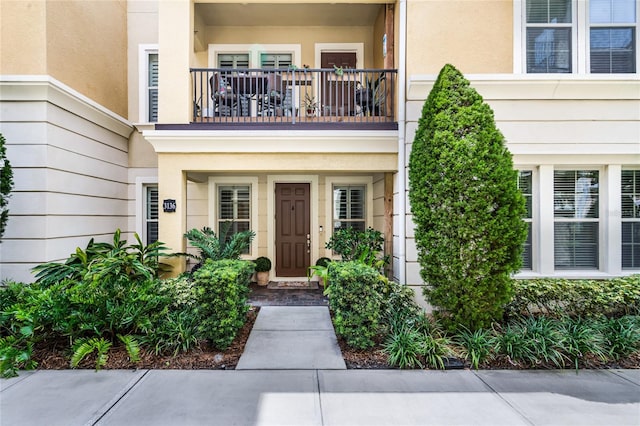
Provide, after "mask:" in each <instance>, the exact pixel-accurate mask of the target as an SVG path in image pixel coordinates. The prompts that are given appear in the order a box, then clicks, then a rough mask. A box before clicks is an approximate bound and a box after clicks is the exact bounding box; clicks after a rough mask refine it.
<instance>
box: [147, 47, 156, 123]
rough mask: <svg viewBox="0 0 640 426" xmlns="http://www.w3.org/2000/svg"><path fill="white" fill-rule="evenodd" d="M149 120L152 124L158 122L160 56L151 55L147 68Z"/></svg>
mask: <svg viewBox="0 0 640 426" xmlns="http://www.w3.org/2000/svg"><path fill="white" fill-rule="evenodd" d="M147 69H148V72H147V105H148V115H147V119H148V120H149V122H150V123H155V122H157V121H158V54H157V53H149V55H148V66H147Z"/></svg>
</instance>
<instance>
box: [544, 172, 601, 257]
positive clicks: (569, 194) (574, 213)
mask: <svg viewBox="0 0 640 426" xmlns="http://www.w3.org/2000/svg"><path fill="white" fill-rule="evenodd" d="M598 177H599V176H598V171H596V170H556V171H555V172H554V176H553V208H554V227H553V229H554V255H555V268H556V269H597V268H598V232H599V227H598V226H599V219H598V218H599V199H598V189H599V188H598V186H599V182H598Z"/></svg>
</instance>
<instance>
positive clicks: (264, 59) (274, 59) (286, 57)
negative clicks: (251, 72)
mask: <svg viewBox="0 0 640 426" xmlns="http://www.w3.org/2000/svg"><path fill="white" fill-rule="evenodd" d="M292 64H293V57H292V55H291V54H290V53H279V54H275V53H262V54H260V67H261V68H289V67H290V66H291V65H292Z"/></svg>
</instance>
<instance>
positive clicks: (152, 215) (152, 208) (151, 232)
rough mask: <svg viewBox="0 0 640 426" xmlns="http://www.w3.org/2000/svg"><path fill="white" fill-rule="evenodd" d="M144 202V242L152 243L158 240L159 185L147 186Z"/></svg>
mask: <svg viewBox="0 0 640 426" xmlns="http://www.w3.org/2000/svg"><path fill="white" fill-rule="evenodd" d="M144 192H145V203H144V210H145V211H144V236H143V238H144V242H145V243H146V244H151V243H154V242H156V241H158V187H157V186H145V187H144Z"/></svg>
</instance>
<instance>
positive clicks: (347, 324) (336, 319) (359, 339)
mask: <svg viewBox="0 0 640 426" xmlns="http://www.w3.org/2000/svg"><path fill="white" fill-rule="evenodd" d="M327 268H328V275H329V286H328V287H327V289H326V290H325V294H327V295H328V296H329V305H330V307H331V310H332V311H333V325H334V327H335V330H336V334H337V335H338V336H340V337H342V338H344V339H345V340H346V342H347V344H348V345H349V346H351V347H354V348H358V349H366V348H369V347H372V346H373V345H374V344H375V341H374V338H375V337H376V336H378V333H379V331H380V323H381V319H382V318H381V316H382V302H383V299H382V298H383V296H382V295H383V292H384V287H385V281H386V279H385V277H384V276H382V275H380V273H379V272H378V271H377V270H376V269H375V268H373V267H371V266H367V265H366V264H364V263H362V262H331V263H329V266H328V267H327Z"/></svg>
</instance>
